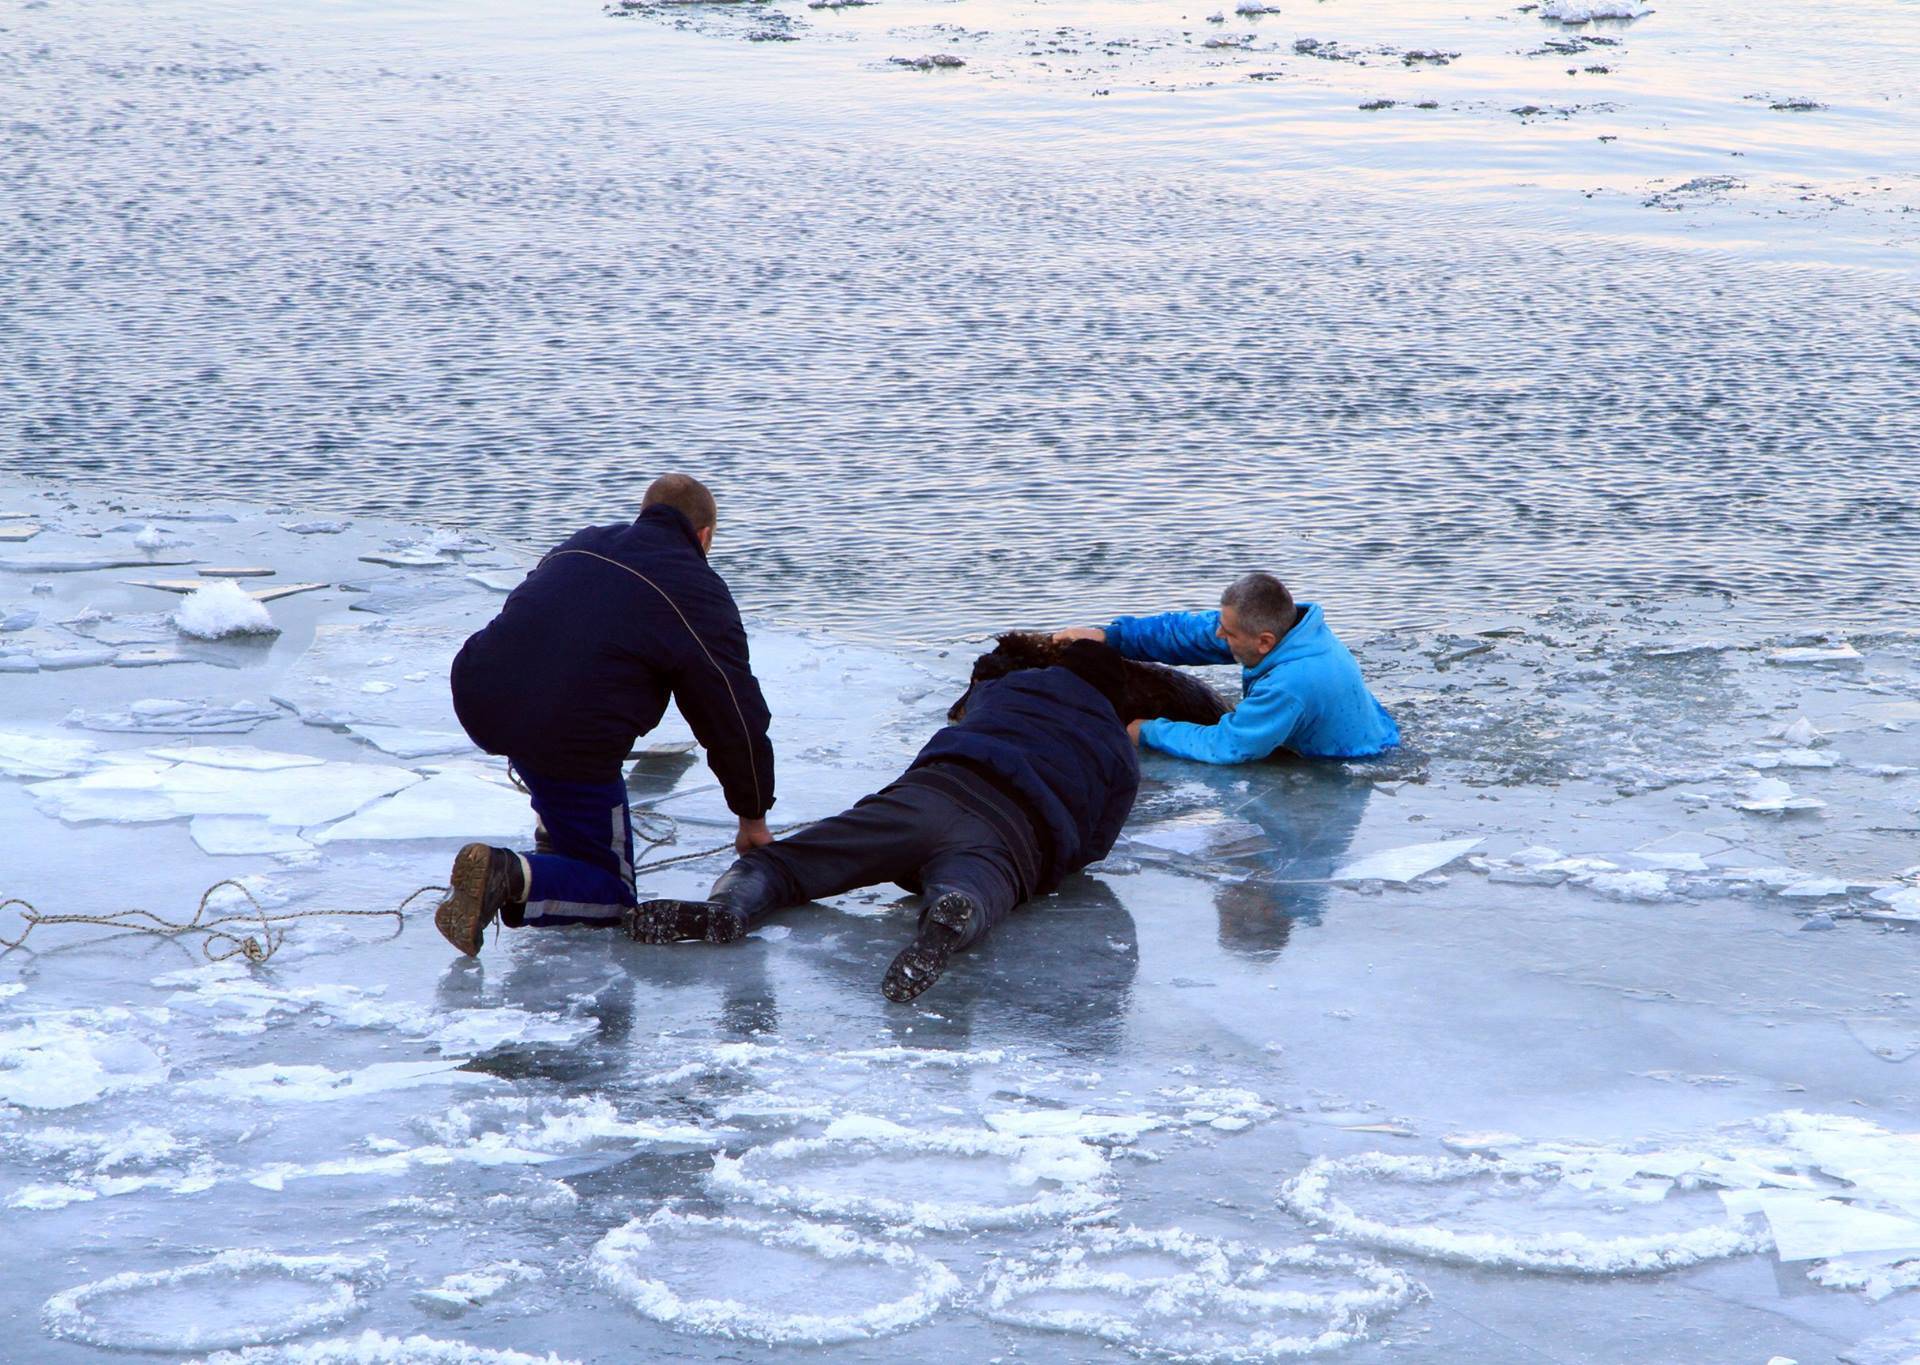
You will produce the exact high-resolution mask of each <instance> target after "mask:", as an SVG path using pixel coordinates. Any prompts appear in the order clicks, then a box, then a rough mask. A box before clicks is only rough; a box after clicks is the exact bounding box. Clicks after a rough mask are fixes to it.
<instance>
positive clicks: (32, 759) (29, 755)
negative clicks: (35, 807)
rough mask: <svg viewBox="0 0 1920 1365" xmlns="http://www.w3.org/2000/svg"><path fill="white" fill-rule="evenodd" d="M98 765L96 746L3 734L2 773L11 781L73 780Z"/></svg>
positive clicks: (0, 745) (0, 736)
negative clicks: (35, 779) (37, 779)
mask: <svg viewBox="0 0 1920 1365" xmlns="http://www.w3.org/2000/svg"><path fill="white" fill-rule="evenodd" d="M93 763H94V746H93V745H92V744H90V743H88V742H87V741H86V740H84V739H66V738H63V737H61V736H59V735H21V734H4V733H0V773H5V774H6V775H7V776H8V777H26V778H54V777H72V776H73V775H74V774H75V773H81V772H85V771H86V770H87V769H88V768H90V767H92V766H93Z"/></svg>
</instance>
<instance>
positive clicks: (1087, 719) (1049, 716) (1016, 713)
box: [913, 668, 1140, 896]
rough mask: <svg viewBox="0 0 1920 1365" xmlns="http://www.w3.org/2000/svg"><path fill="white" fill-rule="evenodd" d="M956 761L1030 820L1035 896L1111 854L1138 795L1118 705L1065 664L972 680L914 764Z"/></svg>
mask: <svg viewBox="0 0 1920 1365" xmlns="http://www.w3.org/2000/svg"><path fill="white" fill-rule="evenodd" d="M952 759H958V760H960V761H961V762H963V763H965V764H967V765H969V766H971V767H974V768H977V769H984V770H985V771H986V772H988V773H990V774H991V775H992V776H993V777H994V778H996V779H997V780H998V783H999V785H1001V786H1003V787H1004V788H1005V789H1007V790H1008V791H1010V792H1011V793H1012V794H1013V795H1014V796H1015V797H1016V798H1018V799H1019V801H1020V802H1021V803H1022V804H1023V805H1024V806H1025V807H1026V808H1027V810H1028V812H1029V813H1030V815H1031V816H1032V817H1033V819H1034V821H1035V830H1034V833H1035V834H1036V835H1037V836H1038V837H1039V840H1040V845H1041V853H1042V862H1043V863H1044V864H1045V868H1044V871H1043V872H1042V874H1041V885H1039V886H1037V887H1035V888H1034V892H1033V894H1034V895H1036V896H1043V895H1045V894H1046V893H1047V892H1049V891H1051V890H1053V889H1054V887H1056V886H1058V885H1059V884H1060V879H1061V878H1063V877H1065V876H1067V875H1068V874H1069V873H1072V872H1078V871H1079V870H1080V869H1081V868H1083V867H1085V866H1086V865H1087V864H1088V863H1093V862H1098V861H1099V860H1100V859H1102V858H1104V857H1106V856H1107V853H1108V851H1109V850H1111V849H1112V848H1113V841H1114V840H1115V839H1118V838H1119V837H1120V827H1121V826H1122V825H1124V824H1126V822H1127V815H1128V814H1129V813H1130V812H1131V811H1132V810H1133V798H1134V795H1135V794H1136V793H1137V792H1138V791H1139V790H1140V759H1139V757H1138V755H1136V754H1135V753H1134V750H1133V741H1132V740H1130V739H1128V738H1127V729H1126V727H1125V726H1124V725H1122V724H1121V723H1120V717H1119V716H1118V715H1117V714H1115V712H1114V709H1113V704H1112V703H1111V702H1109V701H1108V700H1107V699H1106V698H1105V697H1103V696H1101V695H1100V693H1099V692H1098V691H1096V690H1095V689H1094V688H1093V687H1092V686H1091V685H1090V684H1088V683H1086V682H1083V681H1082V680H1081V679H1080V678H1079V677H1078V676H1077V675H1075V674H1074V673H1071V672H1069V671H1068V670H1067V669H1064V668H1032V669H1023V670H1021V671H1020V672H1018V673H1009V674H1007V675H1006V676H1005V677H1003V678H996V679H994V680H993V681H992V682H984V683H978V684H976V685H975V686H974V689H973V691H972V692H971V693H969V694H968V696H967V710H966V714H965V715H963V716H962V717H961V718H960V722H959V724H957V725H949V726H948V727H947V728H946V729H944V730H942V731H941V732H940V733H939V734H937V735H935V736H934V737H933V738H932V739H931V740H929V741H928V742H927V747H926V748H924V749H922V750H921V751H920V754H919V757H917V758H915V759H914V760H913V767H915V768H918V767H920V766H921V765H923V764H927V763H933V762H937V761H940V760H952Z"/></svg>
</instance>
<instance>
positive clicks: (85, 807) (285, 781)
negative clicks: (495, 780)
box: [28, 758, 420, 827]
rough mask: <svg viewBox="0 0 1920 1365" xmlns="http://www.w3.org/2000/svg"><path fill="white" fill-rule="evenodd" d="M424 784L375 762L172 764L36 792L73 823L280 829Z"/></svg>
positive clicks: (132, 767)
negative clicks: (231, 821)
mask: <svg viewBox="0 0 1920 1365" xmlns="http://www.w3.org/2000/svg"><path fill="white" fill-rule="evenodd" d="M419 780H420V779H419V777H418V776H417V775H416V774H414V773H410V772H408V771H407V770H406V769H404V768H394V767H390V766H388V765H386V764H375V763H333V762H323V763H320V764H317V765H313V766H302V767H292V768H285V769H280V770H276V771H267V772H255V771H248V770H246V769H240V768H212V767H206V766H204V765H202V764H198V763H168V762H166V761H165V760H164V759H158V758H147V759H145V760H143V761H138V762H130V763H117V764H109V765H106V766H104V767H101V768H97V769H95V770H94V771H92V772H90V773H86V774H84V775H82V776H80V777H69V778H60V779H56V780H54V781H51V782H38V783H35V784H34V785H33V786H31V787H30V788H28V790H29V791H30V792H32V794H33V798H34V800H35V802H37V803H38V804H39V806H40V809H41V810H43V811H45V812H46V813H47V814H49V815H53V816H56V817H58V818H59V819H62V820H66V821H69V822H75V821H82V820H130V821H150V820H170V819H176V818H179V817H181V816H189V815H252V816H258V817H259V818H260V819H263V820H266V821H267V822H269V823H270V824H275V825H291V826H296V827H302V826H307V825H320V824H325V823H327V822H328V821H332V820H339V819H341V818H343V817H345V816H348V815H351V814H353V813H354V812H355V811H357V810H359V809H360V808H361V807H362V806H364V805H366V804H367V803H368V802H370V801H375V800H378V799H379V798H380V797H383V796H391V795H392V794H393V793H395V792H398V791H401V790H402V789H404V788H407V787H410V786H412V785H413V784H414V783H416V782H418V781H419Z"/></svg>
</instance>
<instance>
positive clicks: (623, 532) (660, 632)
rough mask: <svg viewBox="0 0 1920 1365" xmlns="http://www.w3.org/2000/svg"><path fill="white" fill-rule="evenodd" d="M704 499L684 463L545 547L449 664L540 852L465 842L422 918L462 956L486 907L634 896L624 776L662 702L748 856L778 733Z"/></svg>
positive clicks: (580, 911) (620, 900) (532, 911)
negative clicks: (616, 515) (681, 726)
mask: <svg viewBox="0 0 1920 1365" xmlns="http://www.w3.org/2000/svg"><path fill="white" fill-rule="evenodd" d="M714 519H715V508H714V503H713V494H712V493H710V492H708V491H707V487H706V485H705V484H702V483H701V482H700V481H699V480H697V479H692V478H689V477H687V476H686V475H685V474H668V475H666V476H664V477H662V478H659V479H656V480H654V482H653V484H652V486H651V487H649V488H648V489H647V492H646V496H645V497H644V498H643V499H642V500H641V504H640V516H639V518H638V519H637V520H635V521H632V522H629V523H625V524H615V525H612V526H590V527H588V528H587V529H586V530H584V531H581V532H579V533H578V534H576V535H574V536H573V537H571V538H570V539H568V540H567V541H565V542H563V543H562V544H561V545H559V546H557V547H556V548H554V549H553V550H552V551H550V552H549V553H548V554H547V556H546V558H544V559H542V560H541V561H540V563H539V565H538V566H537V567H536V568H535V569H534V571H533V572H532V573H530V574H528V575H527V578H526V581H525V582H523V583H521V584H520V586H519V587H517V588H515V589H514V590H513V591H512V592H511V593H509V594H508V596H507V600H506V604H505V605H504V606H503V607H501V609H500V614H499V615H498V616H496V617H495V618H494V619H493V621H492V622H491V623H490V624H488V625H487V626H485V627H484V628H483V629H481V630H480V631H478V632H477V633H476V634H475V635H473V637H472V638H470V639H469V640H468V641H467V642H466V644H465V645H463V646H462V647H461V649H460V653H459V655H458V656H456V657H455V659H454V661H453V709H454V711H455V713H456V714H458V715H459V717H460V723H461V724H462V725H464V726H465V727H466V730H467V734H468V735H469V736H470V737H471V738H472V739H473V742H474V743H475V744H478V745H479V746H480V747H481V748H483V749H485V750H486V751H487V752H488V753H490V754H505V755H506V756H507V757H508V758H509V759H510V760H511V761H512V763H513V768H514V771H515V772H517V773H518V774H519V776H520V780H521V781H522V782H523V783H525V784H526V788H527V792H528V794H529V796H531V798H532V800H533V813H534V816H535V819H536V822H537V823H536V828H535V832H534V844H535V849H534V851H533V852H532V853H526V854H521V853H514V852H511V851H510V850H507V849H504V848H490V847H488V846H487V845H486V844H468V845H467V846H466V847H465V848H463V849H461V850H460V852H459V853H458V854H457V855H456V856H455V857H454V860H453V877H452V883H453V891H452V894H451V895H449V896H448V897H447V899H446V900H445V901H443V902H442V903H441V905H440V909H439V911H438V912H437V913H436V914H435V915H434V923H435V924H436V925H438V926H439V928H440V932H441V933H442V934H444V935H446V938H447V942H449V943H451V944H452V945H453V946H454V947H456V948H458V949H459V950H460V951H461V952H463V953H466V954H468V955H469V956H471V955H473V954H476V953H478V952H479V951H480V936H481V932H482V931H483V930H484V929H485V928H486V927H487V925H488V924H490V923H492V922H493V920H494V918H495V917H496V916H498V917H499V918H500V920H501V922H502V923H504V924H506V925H507V926H509V927H510V928H519V927H521V926H522V925H523V924H524V925H539V926H547V925H560V924H599V925H614V924H618V923H619V922H620V916H621V914H622V912H624V911H625V910H627V909H629V908H630V907H631V906H632V905H633V903H634V894H633V835H632V832H631V831H630V829H629V828H628V819H629V815H628V810H627V787H626V783H625V781H624V780H623V778H622V775H621V765H622V764H623V763H624V762H625V760H626V757H627V754H628V752H629V751H630V750H631V749H632V748H633V742H634V740H636V739H637V738H639V737H640V736H641V735H644V734H646V733H647V732H648V731H649V730H651V729H653V727H654V726H656V725H658V724H659V723H660V717H661V716H662V714H664V713H665V711H666V709H667V701H668V699H669V698H671V699H672V700H673V701H674V702H675V703H676V704H677V705H678V706H679V708H680V714H681V715H682V716H684V717H685V718H686V721H687V724H688V725H690V726H691V727H692V728H693V733H694V737H695V738H696V739H698V740H699V741H700V744H701V747H703V748H704V749H705V750H706V751H707V763H708V765H709V766H710V767H712V769H713V773H714V776H715V777H717V778H719V779H720V786H721V788H722V790H723V791H724V792H725V793H726V798H727V808H728V809H729V810H731V811H732V812H733V813H734V814H735V815H737V816H739V817H740V831H739V835H738V837H737V838H736V839H735V840H734V846H735V847H736V848H737V849H738V850H739V851H740V852H742V853H745V852H746V851H747V850H748V849H751V848H758V847H759V846H761V845H763V844H767V843H770V842H772V839H773V836H772V835H771V834H770V833H769V832H768V831H767V822H766V814H767V808H768V807H769V806H771V805H772V804H773V747H772V745H770V744H769V743H768V742H767V722H768V715H767V704H766V701H765V700H764V699H763V698H762V697H761V695H760V684H759V682H758V681H757V680H756V679H755V678H754V676H753V671H752V669H751V668H750V667H749V664H748V660H747V635H746V631H745V630H744V629H743V628H742V627H741V625H740V613H739V611H738V609H736V608H735V606H734V603H733V596H732V594H730V593H729V592H728V591H727V585H726V584H725V583H724V582H722V581H721V579H720V575H719V574H717V573H715V572H714V571H713V570H712V569H711V568H710V567H708V565H707V551H708V550H709V549H710V548H711V547H712V545H713V527H714Z"/></svg>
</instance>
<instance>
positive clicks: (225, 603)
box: [173, 579, 280, 640]
mask: <svg viewBox="0 0 1920 1365" xmlns="http://www.w3.org/2000/svg"><path fill="white" fill-rule="evenodd" d="M173 619H174V622H175V624H177V625H178V626H179V627H180V632H181V634H183V635H191V636H193V637H194V638H196V639H200V640H224V639H226V638H228V637H229V636H233V635H278V634H279V633H280V627H278V626H276V625H275V624H274V623H273V618H272V617H271V616H269V615H267V609H266V608H265V607H263V606H261V605H260V603H258V602H256V601H254V600H253V598H251V597H249V596H247V594H246V592H245V591H244V590H243V589H241V588H240V586H239V585H238V584H236V583H233V582H230V581H227V580H224V579H223V580H219V581H216V582H212V583H209V584H207V586H206V587H204V588H196V589H195V590H194V591H193V592H190V593H188V594H187V599H186V601H184V602H182V603H181V604H180V610H179V611H177V612H175V613H174V617H173Z"/></svg>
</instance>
